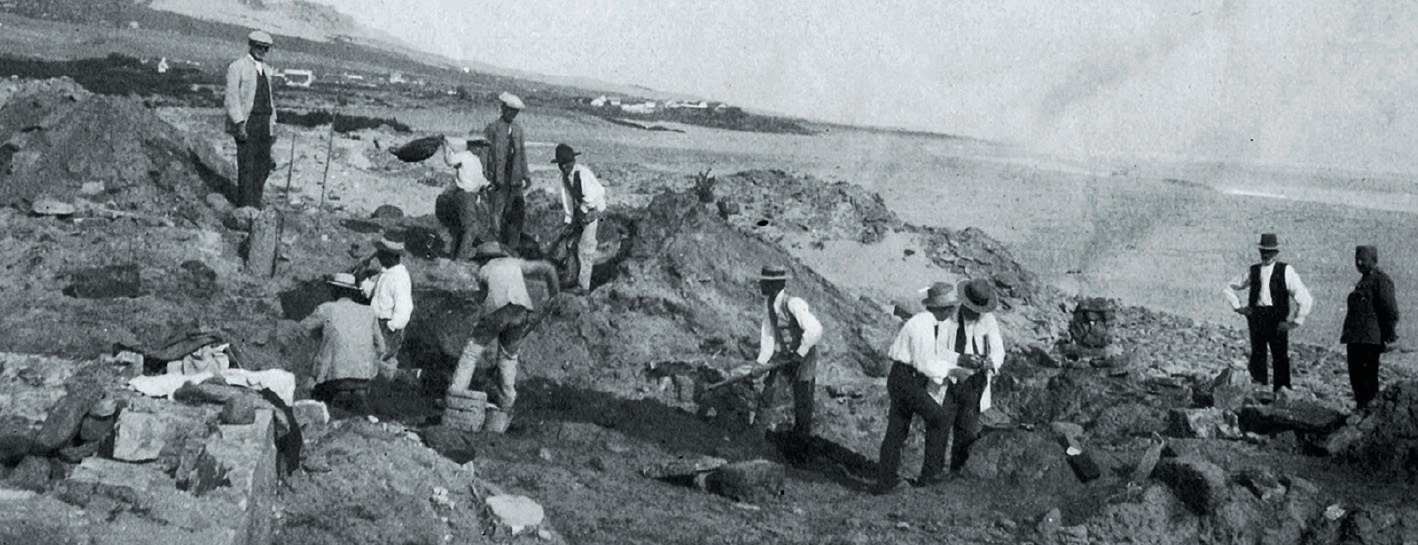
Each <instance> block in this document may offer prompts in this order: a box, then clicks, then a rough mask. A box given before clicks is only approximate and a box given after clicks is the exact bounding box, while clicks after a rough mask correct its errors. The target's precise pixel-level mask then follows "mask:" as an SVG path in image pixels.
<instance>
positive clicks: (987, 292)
mask: <svg viewBox="0 0 1418 545" xmlns="http://www.w3.org/2000/svg"><path fill="white" fill-rule="evenodd" d="M955 289H956V291H957V292H958V294H959V295H960V303H961V304H963V305H965V308H968V309H970V310H973V311H975V312H979V313H981V314H983V313H986V312H993V311H994V310H995V309H996V308H998V307H999V297H998V296H997V295H995V286H994V284H991V283H990V281H989V280H988V279H985V278H972V279H970V280H961V281H960V283H959V284H956V285H955Z"/></svg>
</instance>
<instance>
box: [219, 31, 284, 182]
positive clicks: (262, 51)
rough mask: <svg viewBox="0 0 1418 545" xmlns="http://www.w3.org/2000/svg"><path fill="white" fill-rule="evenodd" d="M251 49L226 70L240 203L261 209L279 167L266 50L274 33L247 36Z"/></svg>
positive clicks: (228, 120) (228, 123)
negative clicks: (275, 158) (275, 157)
mask: <svg viewBox="0 0 1418 545" xmlns="http://www.w3.org/2000/svg"><path fill="white" fill-rule="evenodd" d="M246 41H247V52H246V54H245V55H242V56H241V58H238V59H236V60H235V61H232V63H231V64H230V65H229V66H227V70H226V94H225V95H224V103H225V106H226V126H227V132H228V133H229V134H231V135H232V138H234V139H235V140H236V190H237V197H236V200H237V202H236V206H250V207H254V208H261V195H262V193H263V192H264V191H265V189H266V177H267V176H269V175H270V174H271V169H272V168H275V161H273V160H272V159H271V145H272V144H273V143H274V142H275V133H276V106H275V100H274V97H273V93H272V92H271V70H272V69H271V67H270V66H268V65H267V64H266V53H267V52H269V51H270V50H271V43H272V40H271V35H270V34H267V33H265V32H262V31H260V30H257V31H254V32H252V33H251V34H250V35H249V36H247V40H246Z"/></svg>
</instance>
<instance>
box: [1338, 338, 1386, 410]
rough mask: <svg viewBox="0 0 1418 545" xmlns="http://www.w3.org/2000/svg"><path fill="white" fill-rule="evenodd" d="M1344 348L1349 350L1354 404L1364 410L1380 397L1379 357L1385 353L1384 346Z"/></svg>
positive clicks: (1352, 344)
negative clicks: (1375, 398)
mask: <svg viewBox="0 0 1418 545" xmlns="http://www.w3.org/2000/svg"><path fill="white" fill-rule="evenodd" d="M1344 346H1345V347H1347V348H1348V349H1349V385H1350V386H1353V387H1354V403H1355V404H1357V405H1358V406H1359V408H1360V409H1362V408H1364V407H1366V406H1368V405H1369V402H1370V401H1373V400H1374V397H1375V396H1377V395H1379V356H1380V355H1382V354H1383V353H1384V345H1382V344H1364V343H1350V344H1347V345H1344Z"/></svg>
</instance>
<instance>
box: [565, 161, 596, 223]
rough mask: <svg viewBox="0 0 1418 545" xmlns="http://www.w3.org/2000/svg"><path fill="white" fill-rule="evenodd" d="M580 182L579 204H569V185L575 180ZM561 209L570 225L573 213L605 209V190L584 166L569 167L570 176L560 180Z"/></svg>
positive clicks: (594, 175)
mask: <svg viewBox="0 0 1418 545" xmlns="http://www.w3.org/2000/svg"><path fill="white" fill-rule="evenodd" d="M578 179H579V180H581V202H576V203H573V202H571V184H574V183H576V180H578ZM561 209H562V211H564V212H565V213H566V221H565V222H566V223H571V218H572V216H573V212H576V211H578V210H579V211H580V212H581V213H582V214H585V213H586V212H590V211H592V210H595V211H597V212H602V211H605V209H606V188H605V186H603V185H601V181H600V180H597V179H596V174H595V173H593V172H591V169H589V168H586V165H583V164H580V163H577V164H576V166H574V167H571V175H570V176H562V178H561Z"/></svg>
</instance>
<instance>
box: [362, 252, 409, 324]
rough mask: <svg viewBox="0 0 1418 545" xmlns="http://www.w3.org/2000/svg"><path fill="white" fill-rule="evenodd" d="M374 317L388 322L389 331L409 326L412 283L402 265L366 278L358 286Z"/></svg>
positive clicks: (407, 271)
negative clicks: (367, 299)
mask: <svg viewBox="0 0 1418 545" xmlns="http://www.w3.org/2000/svg"><path fill="white" fill-rule="evenodd" d="M360 289H361V290H363V291H364V295H365V297H368V298H369V306H370V308H373V309H374V316H375V317H376V318H379V319H380V320H389V330H390V331H399V330H401V329H404V326H406V325H409V317H410V316H413V314H414V291H413V281H412V280H410V279H409V270H408V269H407V268H405V267H404V264H403V263H400V264H398V265H394V266H393V267H389V268H387V269H384V272H381V273H379V275H378V276H375V277H373V278H368V279H366V280H365V281H364V283H362V284H360Z"/></svg>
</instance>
